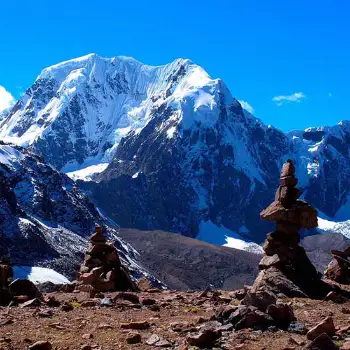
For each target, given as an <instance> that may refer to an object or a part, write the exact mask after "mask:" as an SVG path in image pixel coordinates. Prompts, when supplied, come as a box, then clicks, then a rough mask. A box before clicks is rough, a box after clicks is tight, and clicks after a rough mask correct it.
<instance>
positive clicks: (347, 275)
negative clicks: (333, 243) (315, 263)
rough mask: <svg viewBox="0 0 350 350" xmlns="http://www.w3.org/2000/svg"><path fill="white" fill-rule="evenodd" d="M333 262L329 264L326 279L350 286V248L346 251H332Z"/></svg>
mask: <svg viewBox="0 0 350 350" xmlns="http://www.w3.org/2000/svg"><path fill="white" fill-rule="evenodd" d="M332 255H333V260H332V261H331V262H330V263H329V265H328V267H327V269H326V271H325V276H326V278H328V279H330V280H332V281H335V282H338V283H341V284H350V246H349V247H348V248H346V249H345V250H343V251H342V250H332Z"/></svg>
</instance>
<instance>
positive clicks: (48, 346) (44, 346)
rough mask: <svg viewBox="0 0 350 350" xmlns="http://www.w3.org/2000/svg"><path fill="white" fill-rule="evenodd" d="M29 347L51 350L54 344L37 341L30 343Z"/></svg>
mask: <svg viewBox="0 0 350 350" xmlns="http://www.w3.org/2000/svg"><path fill="white" fill-rule="evenodd" d="M28 349H30V350H51V349H52V344H51V343H50V342H48V341H37V342H36V343H34V344H33V345H30V346H29V348H28Z"/></svg>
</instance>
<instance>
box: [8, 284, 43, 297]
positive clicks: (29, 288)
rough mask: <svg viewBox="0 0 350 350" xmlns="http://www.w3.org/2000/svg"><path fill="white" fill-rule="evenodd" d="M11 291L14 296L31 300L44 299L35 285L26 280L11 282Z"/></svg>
mask: <svg viewBox="0 0 350 350" xmlns="http://www.w3.org/2000/svg"><path fill="white" fill-rule="evenodd" d="M9 291H10V293H11V294H12V295H13V296H19V295H26V296H27V297H28V298H29V299H34V298H40V299H41V298H42V294H41V293H40V292H39V290H38V288H37V287H36V286H35V284H34V283H33V282H31V281H29V280H25V279H16V280H14V281H13V282H11V283H10V284H9Z"/></svg>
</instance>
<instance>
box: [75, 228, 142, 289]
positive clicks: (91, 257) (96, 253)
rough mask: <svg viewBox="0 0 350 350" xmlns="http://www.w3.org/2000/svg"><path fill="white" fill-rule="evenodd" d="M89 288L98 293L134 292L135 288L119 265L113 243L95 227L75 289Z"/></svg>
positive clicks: (125, 271)
mask: <svg viewBox="0 0 350 350" xmlns="http://www.w3.org/2000/svg"><path fill="white" fill-rule="evenodd" d="M82 286H91V287H92V288H93V289H94V290H97V291H99V292H108V291H117V290H118V291H127V290H131V291H136V290H137V287H136V286H135V284H134V282H133V281H132V279H131V278H130V275H129V273H128V271H127V270H126V268H125V267H124V266H123V265H122V264H121V261H120V259H119V255H118V252H117V249H116V248H115V246H114V241H107V239H106V237H105V236H104V234H103V228H102V227H101V226H96V228H95V233H93V234H92V235H91V237H90V243H89V247H88V249H87V251H86V254H85V259H84V262H83V264H82V266H81V268H80V271H79V272H78V274H77V287H78V288H79V287H80V289H81V287H82Z"/></svg>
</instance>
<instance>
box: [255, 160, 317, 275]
mask: <svg viewBox="0 0 350 350" xmlns="http://www.w3.org/2000/svg"><path fill="white" fill-rule="evenodd" d="M297 183H298V179H297V178H296V177H295V167H294V164H293V162H292V160H290V159H288V160H287V162H286V163H285V164H283V167H282V171H281V176H280V186H279V187H278V189H277V191H276V195H275V201H274V202H273V203H272V204H270V205H269V206H268V207H267V208H266V209H265V210H263V211H262V212H261V213H260V216H261V218H262V219H263V220H268V221H274V222H276V230H275V231H273V232H270V233H268V234H267V240H266V242H265V245H264V251H265V253H266V256H269V257H272V256H274V259H266V258H265V259H263V261H262V262H261V264H260V268H261V269H264V268H265V267H269V264H268V263H267V264H266V262H269V261H270V262H271V261H273V265H280V266H284V267H285V268H287V267H288V268H289V269H292V270H294V271H295V273H298V274H302V275H305V274H307V278H317V279H318V278H319V276H318V274H317V271H316V269H315V267H314V266H313V265H312V264H311V262H310V260H309V259H308V257H307V255H306V253H305V250H304V249H303V248H302V247H300V246H299V242H300V233H299V230H300V229H301V228H306V229H311V228H314V227H317V225H318V223H317V211H316V209H315V208H313V207H312V206H310V205H309V204H308V203H306V202H305V201H302V200H298V198H299V197H300V195H301V194H302V191H300V190H299V189H298V188H296V185H297ZM264 262H265V263H264ZM298 277H301V276H298Z"/></svg>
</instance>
